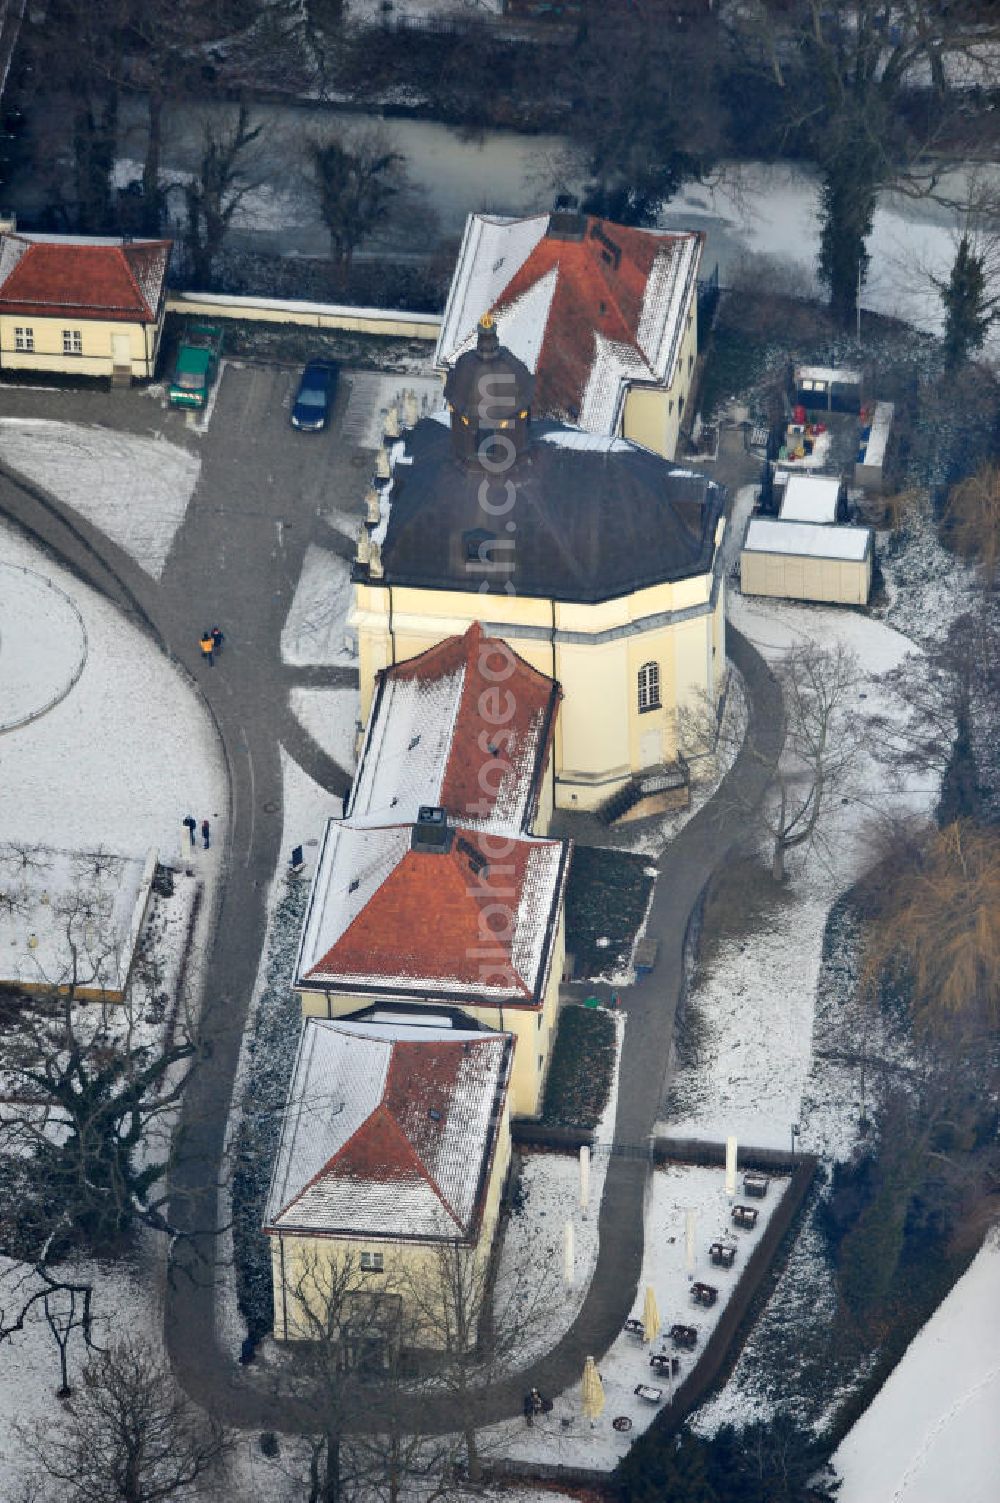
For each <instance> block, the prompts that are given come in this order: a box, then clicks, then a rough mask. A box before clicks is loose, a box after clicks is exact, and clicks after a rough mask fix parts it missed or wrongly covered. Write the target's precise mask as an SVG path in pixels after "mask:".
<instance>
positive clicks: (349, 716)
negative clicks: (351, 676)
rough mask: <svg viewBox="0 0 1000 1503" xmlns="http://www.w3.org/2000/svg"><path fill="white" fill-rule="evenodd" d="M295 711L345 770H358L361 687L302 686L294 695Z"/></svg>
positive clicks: (292, 693) (296, 715)
mask: <svg viewBox="0 0 1000 1503" xmlns="http://www.w3.org/2000/svg"><path fill="white" fill-rule="evenodd" d="M290 702H291V706H292V711H293V713H294V715H295V717H296V719H297V720H298V721H299V722H300V723H301V724H302V725H303V726H305V728H306V730H307V731H308V732H309V734H310V735H311V736H312V738H313V740H314V741H315V742H316V744H317V746H321V747H322V748H323V750H324V751H325V752H326V753H327V754H328V756H331V757H332V758H333V760H334V761H335V762H336V764H337V766H338V767H342V768H343V769H344V770H345V772H353V771H354V761H355V757H354V744H355V739H356V736H357V723H358V691H357V689H302V688H299V687H296V688H294V689H292V691H291V694H290Z"/></svg>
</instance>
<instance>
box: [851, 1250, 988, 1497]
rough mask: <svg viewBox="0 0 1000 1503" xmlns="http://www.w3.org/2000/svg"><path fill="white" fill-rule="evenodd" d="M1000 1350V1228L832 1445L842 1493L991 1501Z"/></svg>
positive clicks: (852, 1495)
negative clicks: (999, 1233) (854, 1421)
mask: <svg viewBox="0 0 1000 1503" xmlns="http://www.w3.org/2000/svg"><path fill="white" fill-rule="evenodd" d="M998 1354H1000V1240H998V1239H997V1237H996V1236H995V1235H994V1236H992V1237H991V1238H989V1239H988V1240H987V1242H986V1243H985V1245H984V1246H983V1247H982V1248H981V1249H980V1252H979V1254H978V1256H977V1257H976V1259H975V1261H974V1262H973V1264H972V1266H971V1268H969V1270H968V1272H967V1273H966V1274H965V1275H964V1276H963V1277H962V1278H961V1279H959V1281H958V1283H957V1284H956V1285H955V1287H954V1288H953V1289H952V1291H951V1293H950V1294H949V1295H948V1297H947V1298H946V1299H945V1300H943V1301H942V1303H941V1304H940V1305H939V1306H938V1308H937V1310H935V1312H934V1314H933V1315H932V1317H931V1319H930V1320H929V1321H928V1322H927V1324H926V1325H925V1326H924V1328H923V1330H922V1331H921V1332H920V1333H919V1335H918V1336H916V1337H915V1339H914V1340H913V1341H912V1342H911V1343H910V1345H909V1347H908V1348H907V1351H906V1355H905V1356H904V1357H903V1360H902V1361H901V1362H900V1363H899V1365H898V1366H897V1367H896V1369H895V1370H894V1372H893V1373H892V1374H891V1375H890V1377H889V1379H888V1381H887V1382H886V1384H885V1385H884V1387H883V1388H882V1389H881V1390H880V1392H879V1393H878V1395H877V1397H876V1398H875V1400H874V1402H873V1403H872V1404H871V1405H870V1406H869V1407H868V1409H866V1410H865V1412H864V1414H863V1415H862V1416H861V1418H860V1419H859V1420H858V1422H857V1424H856V1425H855V1426H854V1428H853V1430H851V1431H850V1432H849V1433H848V1435H847V1436H846V1437H845V1439H844V1440H843V1441H842V1442H841V1444H840V1446H839V1447H838V1448H837V1450H836V1451H835V1452H834V1456H833V1464H834V1466H835V1467H836V1469H837V1470H838V1472H839V1473H840V1474H841V1476H842V1477H843V1479H844V1481H843V1487H842V1490H841V1492H840V1493H838V1495H837V1496H838V1498H839V1499H840V1503H940V1500H941V1499H951V1498H954V1499H959V1498H960V1499H961V1500H962V1503H992V1500H993V1499H995V1498H996V1496H997V1490H998V1486H1000V1424H998V1423H997V1416H998V1414H1000V1355H998Z"/></svg>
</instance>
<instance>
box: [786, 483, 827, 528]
mask: <svg viewBox="0 0 1000 1503" xmlns="http://www.w3.org/2000/svg"><path fill="white" fill-rule="evenodd" d="M842 489H843V487H842V482H841V481H840V480H839V479H838V478H837V476H836V475H789V477H788V481H787V484H786V485H785V488H784V495H783V496H782V498H781V507H780V510H779V512H778V515H779V516H780V517H781V519H782V521H783V522H817V523H820V524H821V525H824V526H829V525H832V524H833V523H834V522H836V521H837V509H838V507H839V505H840V497H841V492H842Z"/></svg>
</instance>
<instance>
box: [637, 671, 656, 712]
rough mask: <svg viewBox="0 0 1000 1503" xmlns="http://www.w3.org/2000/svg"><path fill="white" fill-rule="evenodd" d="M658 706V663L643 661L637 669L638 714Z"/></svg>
mask: <svg viewBox="0 0 1000 1503" xmlns="http://www.w3.org/2000/svg"><path fill="white" fill-rule="evenodd" d="M659 708H660V665H659V663H643V665H642V667H641V668H640V669H639V714H640V715H642V714H644V713H645V711H646V710H658V709H659Z"/></svg>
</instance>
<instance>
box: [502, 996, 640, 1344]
mask: <svg viewBox="0 0 1000 1503" xmlns="http://www.w3.org/2000/svg"><path fill="white" fill-rule="evenodd" d="M614 1021H615V1028H616V1033H617V1045H616V1047H617V1053H616V1057H615V1071H614V1076H613V1083H612V1086H611V1093H610V1095H609V1097H608V1101H607V1105H606V1106H605V1108H604V1111H603V1113H602V1115H601V1120H600V1122H599V1123H598V1124H597V1127H596V1129H595V1131H594V1151H593V1153H592V1155H591V1164H590V1182H589V1195H588V1207H587V1209H586V1210H584V1209H583V1208H582V1207H581V1204H580V1162H579V1159H578V1158H576V1157H575V1156H574V1155H572V1154H565V1153H529V1154H526V1155H525V1158H524V1162H523V1166H522V1171H521V1189H522V1197H523V1199H522V1205H521V1208H520V1210H518V1211H516V1212H514V1213H513V1214H512V1215H511V1217H510V1220H509V1221H508V1223H507V1228H506V1232H505V1234H504V1240H503V1245H502V1247H501V1249H500V1262H499V1267H498V1269H497V1289H498V1303H499V1306H500V1307H501V1308H508V1309H515V1308H516V1306H517V1303H518V1302H519V1301H520V1302H521V1303H522V1304H523V1308H524V1309H525V1311H530V1312H531V1330H530V1331H526V1332H525V1335H524V1339H523V1341H522V1342H521V1343H520V1344H519V1360H520V1362H521V1364H522V1365H523V1364H527V1363H528V1362H530V1361H531V1360H532V1359H533V1358H535V1357H538V1356H541V1355H542V1353H544V1352H546V1351H548V1350H549V1349H550V1348H551V1347H553V1346H554V1345H555V1343H556V1342H557V1341H558V1340H559V1339H560V1337H561V1336H563V1335H564V1333H565V1332H566V1331H567V1330H568V1329H569V1327H570V1326H571V1325H572V1323H573V1321H574V1320H575V1319H576V1316H577V1312H578V1311H579V1309H580V1306H581V1305H582V1304H583V1301H584V1298H585V1296H586V1293H587V1290H588V1289H589V1288H590V1281H591V1279H592V1278H593V1274H594V1268H595V1267H596V1265H597V1252H598V1236H597V1222H598V1217H599V1216H600V1212H601V1197H602V1195H603V1194H604V1180H605V1177H606V1175H607V1172H608V1149H609V1148H610V1146H611V1143H612V1141H613V1139H614V1134H615V1113H616V1112H617V1110H618V1060H619V1059H620V1058H621V1046H622V1037H623V1032H624V1027H625V1018H624V1015H623V1014H621V1013H616V1014H615V1017H614ZM567 1222H569V1223H570V1224H571V1226H572V1238H573V1280H572V1283H570V1284H567V1283H566V1280H565V1268H566V1262H565V1252H566V1243H565V1228H566V1223H567Z"/></svg>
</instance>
